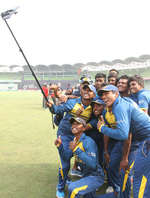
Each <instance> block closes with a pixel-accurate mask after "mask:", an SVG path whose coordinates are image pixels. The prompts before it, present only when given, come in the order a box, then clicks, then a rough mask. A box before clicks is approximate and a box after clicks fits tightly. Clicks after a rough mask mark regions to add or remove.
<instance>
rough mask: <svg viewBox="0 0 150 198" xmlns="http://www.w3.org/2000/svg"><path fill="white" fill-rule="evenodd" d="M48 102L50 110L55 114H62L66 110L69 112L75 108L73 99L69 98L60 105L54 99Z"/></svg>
mask: <svg viewBox="0 0 150 198" xmlns="http://www.w3.org/2000/svg"><path fill="white" fill-rule="evenodd" d="M47 104H48V106H49V107H50V111H51V112H52V113H53V114H62V113H64V112H69V111H70V110H71V109H72V108H73V106H74V101H73V100H67V102H66V103H62V104H60V105H58V106H57V105H55V104H53V102H52V101H50V102H48V103H47Z"/></svg>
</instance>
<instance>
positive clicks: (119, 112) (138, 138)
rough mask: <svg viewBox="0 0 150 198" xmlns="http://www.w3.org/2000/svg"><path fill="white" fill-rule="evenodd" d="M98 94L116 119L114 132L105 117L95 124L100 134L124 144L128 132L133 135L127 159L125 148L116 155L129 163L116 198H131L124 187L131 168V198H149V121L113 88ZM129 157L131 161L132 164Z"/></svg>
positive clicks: (133, 104) (108, 87)
mask: <svg viewBox="0 0 150 198" xmlns="http://www.w3.org/2000/svg"><path fill="white" fill-rule="evenodd" d="M98 94H99V95H100V96H101V98H102V100H103V101H104V102H105V104H106V106H107V107H108V108H109V109H110V108H111V111H112V113H113V114H114V119H115V120H114V121H115V122H114V123H115V125H114V128H110V127H108V126H107V125H106V123H105V118H106V114H104V117H101V119H100V120H99V122H98V129H99V131H100V132H102V133H103V134H105V135H107V136H109V137H112V138H114V139H117V140H123V141H124V140H127V139H128V137H129V135H130V133H129V132H131V133H132V142H131V149H130V153H129V156H128V155H127V153H128V151H129V148H128V147H126V148H124V149H125V150H123V151H122V150H121V149H120V150H119V149H118V152H120V151H121V152H122V153H123V156H122V158H123V159H124V162H125V163H127V162H128V165H129V167H128V169H126V172H124V180H121V187H122V188H121V190H120V194H119V196H120V197H126V198H128V197H130V195H129V194H128V193H126V191H127V190H129V189H128V186H127V185H128V173H129V171H130V169H131V168H132V167H133V168H134V176H133V195H134V198H148V197H149V193H150V166H149V162H150V118H149V116H148V115H146V114H145V113H144V112H143V111H142V110H141V109H140V108H139V107H138V106H137V104H136V103H133V102H131V100H130V99H128V98H121V97H120V96H119V92H118V89H117V88H116V87H115V86H113V85H108V86H105V87H103V88H102V89H101V90H100V91H99V93H98ZM118 148H121V146H120V147H119V146H118ZM131 151H133V152H131ZM131 155H132V156H131ZM126 156H128V158H126ZM130 157H131V158H132V159H131V160H130ZM130 162H132V163H130ZM144 167H145V168H144ZM125 194H126V195H125ZM105 197H107V196H105ZM108 197H109V196H108Z"/></svg>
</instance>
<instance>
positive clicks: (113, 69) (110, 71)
mask: <svg viewBox="0 0 150 198" xmlns="http://www.w3.org/2000/svg"><path fill="white" fill-rule="evenodd" d="M112 71H115V72H116V73H117V75H118V74H119V71H118V70H116V69H110V70H109V73H111V72H112Z"/></svg>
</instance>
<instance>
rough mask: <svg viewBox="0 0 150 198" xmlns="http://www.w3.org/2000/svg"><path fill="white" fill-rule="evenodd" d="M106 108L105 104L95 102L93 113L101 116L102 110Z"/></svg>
mask: <svg viewBox="0 0 150 198" xmlns="http://www.w3.org/2000/svg"><path fill="white" fill-rule="evenodd" d="M103 109H104V105H102V104H98V103H94V105H93V113H94V115H95V116H96V117H98V116H100V115H101V114H102V111H103Z"/></svg>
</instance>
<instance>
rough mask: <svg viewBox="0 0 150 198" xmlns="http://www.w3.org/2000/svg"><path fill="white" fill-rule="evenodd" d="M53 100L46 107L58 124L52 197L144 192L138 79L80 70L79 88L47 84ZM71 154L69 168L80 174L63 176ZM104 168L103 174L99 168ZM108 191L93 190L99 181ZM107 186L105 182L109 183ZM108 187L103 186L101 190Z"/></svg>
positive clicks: (149, 97) (145, 122)
mask: <svg viewBox="0 0 150 198" xmlns="http://www.w3.org/2000/svg"><path fill="white" fill-rule="evenodd" d="M53 90H54V94H55V96H56V98H57V100H59V104H58V103H57V104H54V102H52V101H49V103H48V104H47V105H48V106H49V108H50V111H51V112H52V113H53V114H55V118H54V121H55V124H56V125H58V130H57V139H56V140H55V145H56V146H57V149H58V153H59V156H60V167H59V177H58V185H57V191H56V197H57V198H64V197H65V186H66V184H67V185H68V197H69V198H77V197H81V196H82V197H84V198H95V197H98V198H105V197H106V198H107V197H110V198H111V197H114V198H116V197H120V198H130V197H131V182H132V180H133V197H134V198H148V197H149V193H150V117H149V105H150V91H148V90H145V89H144V80H143V78H142V77H140V76H138V75H135V76H132V77H128V76H127V75H123V76H121V77H119V78H118V72H117V71H116V70H112V71H110V73H109V76H108V82H107V83H106V75H105V74H103V73H97V74H96V76H95V83H94V84H93V83H92V81H91V79H90V78H88V77H86V76H83V77H82V78H81V79H80V87H79V90H75V91H74V92H73V93H72V94H70V95H64V94H63V93H62V92H61V90H60V89H59V87H57V86H54V87H53ZM73 156H75V164H74V167H73V170H71V172H72V173H75V172H78V171H80V173H81V174H80V176H81V179H78V180H76V181H70V180H69V177H68V175H69V171H70V160H71V158H72V157H73ZM104 173H105V174H104ZM106 174H107V177H108V185H109V186H111V188H112V189H113V192H111V193H106V194H104V195H98V194H97V193H96V189H98V188H99V187H100V186H102V185H103V183H104V177H105V175H106ZM109 188H110V187H109ZM107 192H108V191H107Z"/></svg>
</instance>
